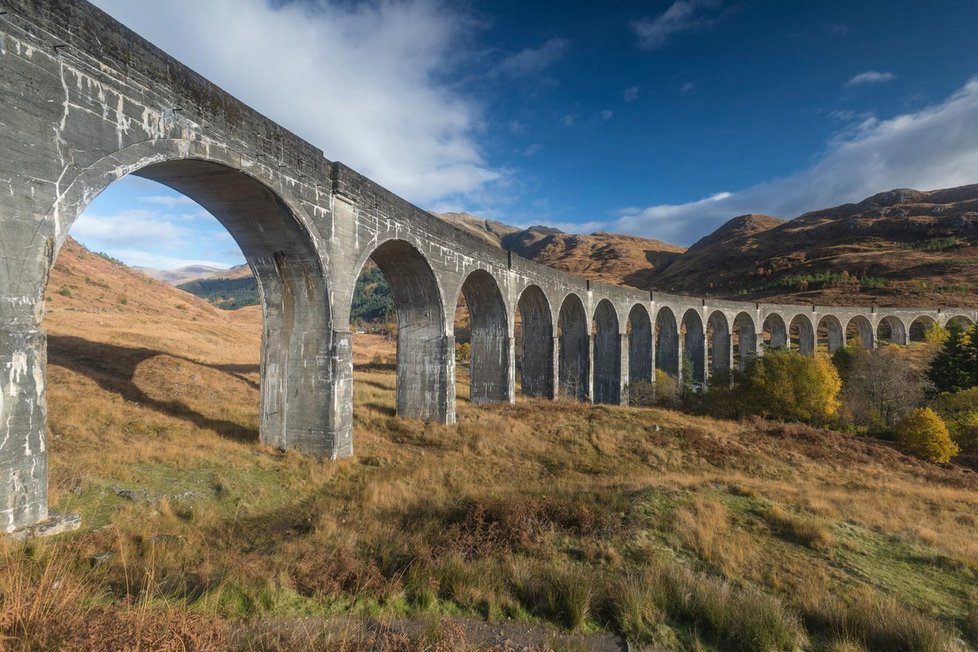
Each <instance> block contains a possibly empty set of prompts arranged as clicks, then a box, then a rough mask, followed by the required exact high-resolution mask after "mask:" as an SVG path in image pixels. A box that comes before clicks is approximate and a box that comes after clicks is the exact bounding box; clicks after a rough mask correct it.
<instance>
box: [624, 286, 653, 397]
mask: <svg viewBox="0 0 978 652" xmlns="http://www.w3.org/2000/svg"><path fill="white" fill-rule="evenodd" d="M652 365H653V360H652V318H651V317H650V316H649V309H648V308H647V307H646V306H645V305H644V304H641V303H636V304H635V305H634V306H632V309H631V310H629V311H628V382H629V383H633V382H638V381H645V382H649V383H650V382H652Z"/></svg>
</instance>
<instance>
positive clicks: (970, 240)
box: [651, 185, 978, 306]
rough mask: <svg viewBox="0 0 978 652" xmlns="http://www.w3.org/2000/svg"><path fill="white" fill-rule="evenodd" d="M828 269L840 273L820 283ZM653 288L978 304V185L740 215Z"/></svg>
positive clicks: (822, 299)
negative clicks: (796, 211)
mask: <svg viewBox="0 0 978 652" xmlns="http://www.w3.org/2000/svg"><path fill="white" fill-rule="evenodd" d="M829 273H833V274H835V275H837V276H836V277H833V278H830V279H824V278H821V279H820V278H818V277H817V275H820V274H821V275H826V274H829ZM651 286H652V287H655V288H657V289H660V290H663V291H673V292H687V293H700V292H703V293H709V294H712V295H715V296H721V297H725V298H751V299H753V298H758V299H760V298H763V299H765V300H770V301H778V300H784V301H803V302H805V303H823V304H829V303H832V304H873V303H875V304H878V305H928V304H930V305H932V304H947V305H967V306H971V305H978V185H975V186H964V187H961V188H952V189H949V190H935V191H931V192H921V191H916V190H893V191H890V192H885V193H881V194H878V195H874V196H873V197H869V198H868V199H865V200H863V201H861V202H859V203H858V204H845V205H842V206H836V207H834V208H829V209H826V210H820V211H815V212H811V213H806V214H805V215H802V216H800V217H798V218H796V219H793V220H790V221H787V222H781V221H780V220H777V219H775V218H768V217H762V216H745V217H737V218H734V219H733V220H731V221H730V222H728V223H727V224H725V225H723V226H722V227H720V228H719V229H718V230H717V231H715V232H714V233H712V234H710V235H709V236H707V237H705V238H703V239H702V240H700V241H699V242H697V243H696V244H694V245H693V246H692V247H690V248H689V250H688V251H687V253H685V254H684V255H682V256H680V257H679V258H677V259H676V260H675V261H674V262H673V263H672V264H671V265H669V267H668V268H667V269H665V270H663V271H662V272H661V273H660V274H657V275H655V276H654V278H653V279H652V284H651Z"/></svg>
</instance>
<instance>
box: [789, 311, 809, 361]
mask: <svg viewBox="0 0 978 652" xmlns="http://www.w3.org/2000/svg"><path fill="white" fill-rule="evenodd" d="M788 336H789V340H790V347H791V348H792V349H793V350H797V351H798V352H799V353H801V354H802V355H813V354H814V353H815V328H814V327H813V326H812V320H811V319H809V318H808V317H807V316H806V315H803V314H800V313H799V314H797V315H795V316H794V317H792V319H791V322H790V323H789V324H788Z"/></svg>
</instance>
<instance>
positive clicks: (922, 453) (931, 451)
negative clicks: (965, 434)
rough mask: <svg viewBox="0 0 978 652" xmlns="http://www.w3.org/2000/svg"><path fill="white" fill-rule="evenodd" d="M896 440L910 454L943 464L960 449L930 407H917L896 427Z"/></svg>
mask: <svg viewBox="0 0 978 652" xmlns="http://www.w3.org/2000/svg"><path fill="white" fill-rule="evenodd" d="M896 434H897V440H898V441H899V442H900V444H901V445H903V447H904V448H906V449H907V451H908V452H910V453H911V454H912V455H915V456H917V457H919V458H921V459H925V460H927V461H929V462H936V463H938V464H943V463H945V462H948V461H950V459H951V458H952V457H954V456H955V455H957V454H958V451H959V450H960V449H959V448H958V445H957V444H955V443H954V441H952V439H951V435H950V433H948V431H947V426H945V425H944V421H942V420H941V417H939V416H938V415H937V413H936V412H934V411H933V410H932V409H930V408H918V409H916V410H914V411H913V412H911V413H910V414H908V415H907V416H905V417H904V418H903V419H902V420H901V421H900V423H898V424H897V427H896Z"/></svg>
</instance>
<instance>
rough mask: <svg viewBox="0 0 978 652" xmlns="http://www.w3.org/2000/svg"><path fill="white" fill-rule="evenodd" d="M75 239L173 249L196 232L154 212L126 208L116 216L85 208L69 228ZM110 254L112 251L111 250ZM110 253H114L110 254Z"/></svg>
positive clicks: (111, 245) (109, 245) (110, 245)
mask: <svg viewBox="0 0 978 652" xmlns="http://www.w3.org/2000/svg"><path fill="white" fill-rule="evenodd" d="M71 235H72V236H74V237H75V238H76V239H77V240H81V241H83V242H86V243H91V245H92V246H93V247H95V248H111V249H112V250H113V252H114V251H117V249H116V248H117V247H123V246H126V247H147V248H151V249H159V248H167V247H170V248H175V247H180V246H182V245H183V244H184V243H185V242H187V241H188V240H192V239H193V238H195V237H197V231H195V230H193V229H190V228H188V227H186V226H181V225H179V224H174V223H173V222H171V221H169V220H167V219H165V218H163V217H161V215H160V214H159V213H158V212H156V211H149V210H139V209H137V210H127V211H123V212H121V213H118V214H116V215H97V214H94V213H91V212H89V211H86V212H84V213H82V215H81V217H79V218H78V219H77V220H76V221H75V223H74V225H72V227H71ZM110 253H111V252H110ZM113 255H115V254H114V253H113Z"/></svg>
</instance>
